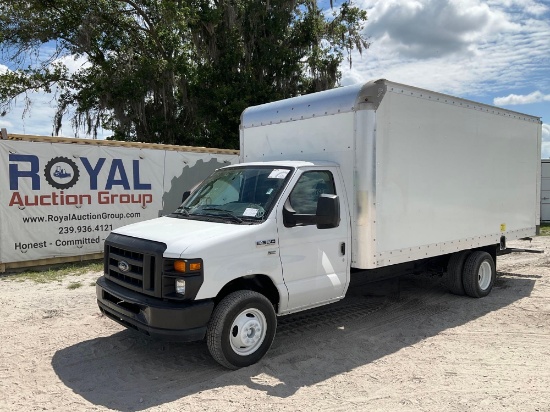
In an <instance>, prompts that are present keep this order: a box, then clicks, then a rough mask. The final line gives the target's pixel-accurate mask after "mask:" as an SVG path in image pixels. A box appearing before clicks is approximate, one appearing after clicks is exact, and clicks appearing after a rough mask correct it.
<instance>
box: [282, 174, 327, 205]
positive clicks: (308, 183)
mask: <svg viewBox="0 0 550 412" xmlns="http://www.w3.org/2000/svg"><path fill="white" fill-rule="evenodd" d="M322 194H329V195H335V194H336V190H335V188H334V179H333V178H332V173H330V172H329V171H325V170H323V171H311V172H305V173H304V174H303V175H302V176H300V179H299V180H298V182H297V183H296V186H294V189H292V193H291V194H290V197H289V201H290V206H291V207H292V208H293V209H294V210H295V211H296V213H297V214H299V215H314V214H315V213H316V211H317V200H318V199H319V196H321V195H322Z"/></svg>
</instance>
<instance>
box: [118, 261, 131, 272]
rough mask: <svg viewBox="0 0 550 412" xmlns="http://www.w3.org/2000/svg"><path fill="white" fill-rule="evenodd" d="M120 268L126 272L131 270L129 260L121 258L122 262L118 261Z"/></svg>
mask: <svg viewBox="0 0 550 412" xmlns="http://www.w3.org/2000/svg"><path fill="white" fill-rule="evenodd" d="M118 268H119V269H120V271H121V272H124V273H126V272H129V271H130V265H129V264H128V262H126V261H124V260H121V261H120V262H118Z"/></svg>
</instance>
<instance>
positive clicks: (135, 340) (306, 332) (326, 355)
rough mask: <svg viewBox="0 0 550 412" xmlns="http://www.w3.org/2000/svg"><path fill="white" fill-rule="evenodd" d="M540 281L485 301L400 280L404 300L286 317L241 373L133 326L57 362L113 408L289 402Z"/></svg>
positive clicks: (71, 380)
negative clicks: (245, 391)
mask: <svg viewBox="0 0 550 412" xmlns="http://www.w3.org/2000/svg"><path fill="white" fill-rule="evenodd" d="M536 278H537V276H531V277H529V276H526V275H521V274H514V273H499V277H498V278H497V282H496V284H495V288H494V289H493V292H492V293H491V295H490V296H488V297H486V298H484V299H470V298H466V297H459V296H453V295H450V294H448V293H447V292H446V291H445V289H444V288H443V287H442V286H441V285H440V280H439V279H437V278H430V277H425V276H415V277H406V278H404V279H402V281H401V293H400V298H399V299H394V298H384V297H369V296H363V295H362V294H361V293H362V291H358V293H356V294H355V295H352V296H348V297H346V299H344V300H343V301H341V302H338V303H336V304H333V305H328V306H324V307H321V308H318V309H313V310H309V311H306V312H301V313H298V314H294V315H290V316H287V317H284V318H280V319H279V325H278V329H277V335H276V337H275V341H274V343H273V346H272V348H271V350H270V351H269V352H268V354H267V356H266V357H265V358H264V359H263V360H262V361H261V362H260V363H259V364H256V365H253V366H250V367H248V368H244V369H240V370H238V371H228V370H226V369H224V368H223V367H221V366H219V365H218V364H217V363H216V362H215V361H214V360H213V359H212V358H211V357H210V355H209V353H208V350H207V348H206V344H205V343H204V342H197V343H189V344H184V343H180V344H177V343H165V342H159V341H154V340H151V339H149V338H147V337H144V336H142V335H140V334H138V333H136V332H133V331H129V330H124V331H121V332H118V333H115V334H113V335H111V336H107V337H100V338H96V339H92V340H88V341H85V342H81V343H78V344H76V345H73V346H70V347H67V348H65V349H62V350H59V351H57V352H56V353H55V354H54V356H53V359H52V366H53V368H54V370H55V372H56V373H57V375H58V376H59V378H60V379H61V381H62V382H63V383H64V384H65V385H66V386H67V387H68V388H70V389H72V390H73V391H74V392H75V393H77V394H79V395H81V396H82V397H83V398H85V399H86V400H87V401H89V402H91V403H93V404H95V405H102V406H104V407H107V408H110V409H115V410H143V409H146V408H150V407H153V406H158V405H163V404H166V403H169V402H173V401H175V400H177V399H181V398H184V397H186V396H188V395H192V394H196V393H199V392H202V391H205V390H209V389H216V388H222V387H225V386H232V385H243V386H247V387H249V388H250V389H253V390H258V391H262V392H265V393H267V394H268V395H270V396H275V397H281V398H284V397H289V396H292V395H293V394H294V393H295V392H296V391H297V390H298V389H300V388H302V387H307V386H310V385H314V384H316V383H319V382H322V381H324V380H326V379H328V378H330V377H333V376H336V375H338V374H342V373H345V372H348V371H350V370H353V369H355V368H357V367H360V366H362V365H366V364H369V363H372V362H376V361H378V360H381V359H382V358H384V357H385V356H387V355H390V354H392V353H395V352H397V351H399V350H401V349H403V348H406V347H408V346H411V345H414V344H416V343H418V342H421V341H423V340H425V339H428V338H430V337H433V336H435V335H437V334H439V333H441V332H444V331H445V330H448V329H451V328H455V327H457V326H460V325H464V324H466V323H468V322H470V321H472V320H474V319H478V318H481V317H483V316H485V315H487V314H489V313H490V312H493V311H497V310H500V309H502V308H504V307H506V306H508V305H510V304H512V303H514V302H516V301H518V300H520V299H522V298H525V297H528V296H529V295H530V294H531V292H532V290H533V288H534V285H535V282H536ZM363 292H364V291H363ZM102 321H105V322H110V321H108V320H107V319H104V320H102Z"/></svg>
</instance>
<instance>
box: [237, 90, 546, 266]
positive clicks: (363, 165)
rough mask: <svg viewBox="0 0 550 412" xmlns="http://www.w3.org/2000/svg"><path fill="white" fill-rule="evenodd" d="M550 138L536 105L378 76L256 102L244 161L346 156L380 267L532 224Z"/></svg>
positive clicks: (246, 130)
mask: <svg viewBox="0 0 550 412" xmlns="http://www.w3.org/2000/svg"><path fill="white" fill-rule="evenodd" d="M540 139H541V122H540V119H539V118H537V117H532V116H528V115H524V114H520V113H516V112H512V111H507V110H504V109H499V108H496V107H492V106H487V105H483V104H479V103H474V102H471V101H468V100H464V99H459V98H456V97H451V96H448V95H444V94H439V93H434V92H430V91H427V90H422V89H418V88H414V87H410V86H405V85H401V84H397V83H392V82H389V81H386V80H379V81H375V82H369V83H367V84H365V85H362V86H361V85H360V86H350V87H345V88H340V89H335V90H330V91H327V92H321V93H316V94H312V95H307V96H301V97H297V98H293V99H287V100H283V101H279V102H275V103H270V104H266V105H262V106H257V107H253V108H250V109H247V110H246V111H245V112H244V113H243V117H242V122H241V161H265V160H324V161H333V162H336V163H338V164H339V165H340V167H341V169H342V174H343V176H344V179H345V185H346V192H347V193H345V194H343V195H345V196H348V202H349V204H352V205H354V207H353V208H352V210H351V211H350V213H351V221H352V228H351V229H352V266H353V267H356V268H363V269H370V268H376V267H382V266H388V265H392V264H397V263H403V262H407V261H411V260H417V259H421V258H428V257H433V256H437V255H441V254H445V253H452V252H455V251H457V250H463V249H469V248H474V247H478V246H485V245H489V244H497V243H499V241H500V238H501V236H505V237H506V239H507V240H512V239H517V238H521V237H525V236H531V235H534V234H535V233H536V226H537V225H539V222H540V206H539V205H540V191H539V187H540Z"/></svg>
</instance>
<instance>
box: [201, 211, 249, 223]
mask: <svg viewBox="0 0 550 412" xmlns="http://www.w3.org/2000/svg"><path fill="white" fill-rule="evenodd" d="M203 210H206V211H212V212H220V213H216V214H214V213H207V214H205V215H209V216H216V217H217V216H219V217H222V216H224V217H229V218H231V219H233V220H234V221H236V222H239V223H243V220H242V219H241V218H240V217H239V216H236V215H235V214H233V212H231V211H229V210H226V209H220V208H218V207H203V208H202V209H201V212H202V211H203Z"/></svg>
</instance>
